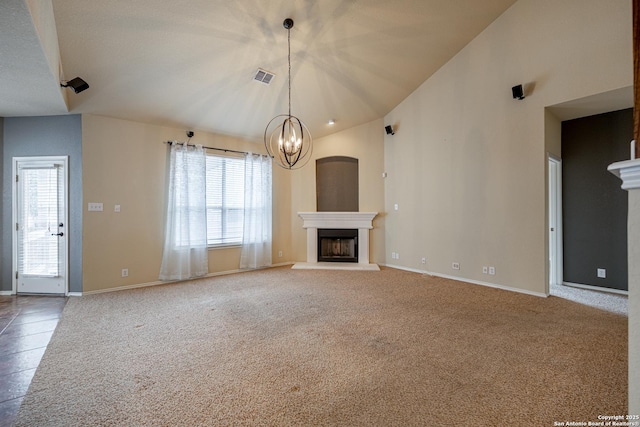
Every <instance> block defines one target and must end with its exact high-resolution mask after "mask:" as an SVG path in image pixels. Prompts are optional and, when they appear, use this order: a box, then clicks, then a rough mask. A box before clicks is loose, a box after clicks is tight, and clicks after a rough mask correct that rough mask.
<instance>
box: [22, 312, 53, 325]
mask: <svg viewBox="0 0 640 427" xmlns="http://www.w3.org/2000/svg"><path fill="white" fill-rule="evenodd" d="M61 314H62V310H58V309H49V310H42V311H38V312H35V313H26V314H20V315H18V316H16V317H15V319H13V322H12V323H13V324H14V325H22V324H24V323H34V322H42V321H43V320H56V319H59V318H60V315H61Z"/></svg>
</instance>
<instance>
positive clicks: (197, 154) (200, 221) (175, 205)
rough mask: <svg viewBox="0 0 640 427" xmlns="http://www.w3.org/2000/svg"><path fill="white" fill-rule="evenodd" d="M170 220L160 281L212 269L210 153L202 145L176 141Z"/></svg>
mask: <svg viewBox="0 0 640 427" xmlns="http://www.w3.org/2000/svg"><path fill="white" fill-rule="evenodd" d="M167 200H168V203H167V222H166V228H165V241H164V250H163V254H162V266H161V267H160V280H184V279H189V278H193V277H200V276H204V275H205V274H207V273H208V271H209V262H208V254H207V207H206V154H205V151H204V148H203V147H202V146H201V145H197V146H188V145H187V144H186V143H185V144H181V143H175V142H174V143H173V144H172V145H171V153H170V158H169V191H168V197H167Z"/></svg>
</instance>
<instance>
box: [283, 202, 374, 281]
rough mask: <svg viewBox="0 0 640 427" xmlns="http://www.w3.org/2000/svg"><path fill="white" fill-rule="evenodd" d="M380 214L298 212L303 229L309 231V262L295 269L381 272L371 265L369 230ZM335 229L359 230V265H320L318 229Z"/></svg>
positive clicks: (297, 264) (298, 265)
mask: <svg viewBox="0 0 640 427" xmlns="http://www.w3.org/2000/svg"><path fill="white" fill-rule="evenodd" d="M376 215H378V212H298V216H300V218H302V228H306V229H307V262H306V263H296V264H295V265H294V266H293V268H327V269H329V268H335V269H351V268H353V269H358V270H363V269H365V270H379V268H378V266H377V265H376V264H370V263H369V230H370V229H372V228H373V218H375V216H376ZM319 228H320V229H323V228H333V229H347V230H354V229H357V230H358V263H357V264H355V263H335V262H329V263H319V262H318V229H319Z"/></svg>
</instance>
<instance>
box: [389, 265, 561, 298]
mask: <svg viewBox="0 0 640 427" xmlns="http://www.w3.org/2000/svg"><path fill="white" fill-rule="evenodd" d="M380 265H384V266H385V267H389V268H396V269H398V270H405V271H411V272H413V273H419V274H427V275H429V276H436V277H442V278H443V279H450V280H456V281H458V282H465V283H471V284H473V285H480V286H485V287H487V288H495V289H502V290H503V291H510V292H517V293H520V294H526V295H532V296H534V297H541V298H547V297H548V296H549V295H548V294H546V293H541V292H534V291H529V290H526V289H520V288H513V287H511V286H504V285H498V284H496V283H489V282H482V281H480V280H473V279H467V278H466V277H457V276H450V275H448V274H441V273H435V272H432V271H427V270H418V269H415V268H408V267H402V266H399V265H393V264H380Z"/></svg>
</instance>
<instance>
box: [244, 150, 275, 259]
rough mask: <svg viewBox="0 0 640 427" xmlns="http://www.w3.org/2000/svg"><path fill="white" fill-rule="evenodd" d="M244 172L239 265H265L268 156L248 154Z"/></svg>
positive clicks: (268, 237) (268, 213) (268, 238)
mask: <svg viewBox="0 0 640 427" xmlns="http://www.w3.org/2000/svg"><path fill="white" fill-rule="evenodd" d="M244 171H245V172H244V182H245V184H244V230H243V233H242V251H241V254H240V268H241V269H249V268H260V267H266V266H269V265H271V159H270V158H269V157H268V156H260V155H255V154H251V153H249V154H247V155H246V157H245V166H244Z"/></svg>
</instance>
